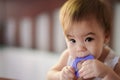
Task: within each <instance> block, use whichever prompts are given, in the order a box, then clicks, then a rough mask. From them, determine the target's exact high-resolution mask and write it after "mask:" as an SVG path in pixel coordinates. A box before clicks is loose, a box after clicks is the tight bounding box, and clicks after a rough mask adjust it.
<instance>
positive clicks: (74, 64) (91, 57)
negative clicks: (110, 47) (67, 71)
mask: <svg viewBox="0 0 120 80" xmlns="http://www.w3.org/2000/svg"><path fill="white" fill-rule="evenodd" d="M89 59H94V56H92V55H87V56H85V57H77V58H75V59H74V61H73V63H72V65H71V66H72V67H73V68H74V69H75V75H76V77H79V74H78V68H77V64H78V62H81V61H85V60H89Z"/></svg>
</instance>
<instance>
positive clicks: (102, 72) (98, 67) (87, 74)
mask: <svg viewBox="0 0 120 80" xmlns="http://www.w3.org/2000/svg"><path fill="white" fill-rule="evenodd" d="M110 71H111V69H110V68H109V67H107V66H106V65H104V64H103V63H102V62H100V61H99V60H96V59H94V60H86V61H84V62H83V63H82V68H81V69H80V70H79V76H80V77H81V78H84V79H88V78H93V77H99V78H104V77H105V76H106V75H107V73H109V72H110Z"/></svg>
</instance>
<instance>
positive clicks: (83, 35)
mask: <svg viewBox="0 0 120 80" xmlns="http://www.w3.org/2000/svg"><path fill="white" fill-rule="evenodd" d="M107 39H108V37H106V34H105V32H104V30H103V28H102V27H101V25H100V24H98V22H97V21H96V19H94V18H93V19H90V20H86V19H84V20H81V21H79V22H76V23H74V24H73V25H72V26H71V30H69V31H68V33H66V42H67V47H68V49H69V51H70V55H71V56H72V57H73V58H75V57H84V56H87V55H88V54H92V55H93V56H94V57H95V58H99V57H100V56H101V54H102V52H103V46H104V43H105V41H106V40H107Z"/></svg>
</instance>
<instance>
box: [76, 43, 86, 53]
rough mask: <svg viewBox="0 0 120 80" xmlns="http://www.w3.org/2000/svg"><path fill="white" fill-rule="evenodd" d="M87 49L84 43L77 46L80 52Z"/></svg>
mask: <svg viewBox="0 0 120 80" xmlns="http://www.w3.org/2000/svg"><path fill="white" fill-rule="evenodd" d="M86 50H87V48H86V46H85V45H84V44H80V45H78V46H77V51H78V52H85V51H86Z"/></svg>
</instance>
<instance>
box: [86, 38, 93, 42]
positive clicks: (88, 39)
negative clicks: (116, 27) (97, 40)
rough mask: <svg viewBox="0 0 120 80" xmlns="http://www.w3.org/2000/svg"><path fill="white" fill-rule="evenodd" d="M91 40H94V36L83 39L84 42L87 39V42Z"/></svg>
mask: <svg viewBox="0 0 120 80" xmlns="http://www.w3.org/2000/svg"><path fill="white" fill-rule="evenodd" d="M92 40H94V38H91V37H88V38H86V39H85V42H86V41H87V42H91V41H92Z"/></svg>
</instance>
